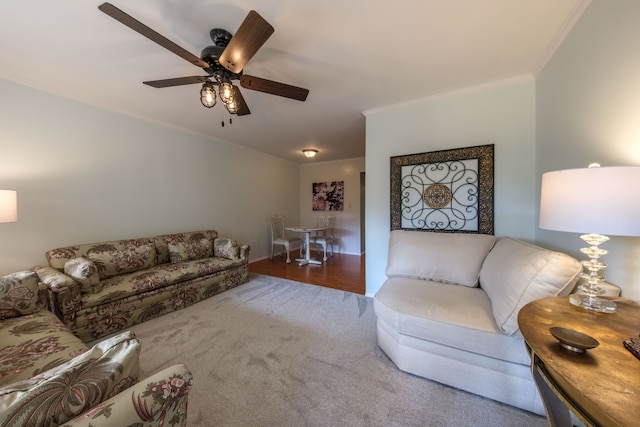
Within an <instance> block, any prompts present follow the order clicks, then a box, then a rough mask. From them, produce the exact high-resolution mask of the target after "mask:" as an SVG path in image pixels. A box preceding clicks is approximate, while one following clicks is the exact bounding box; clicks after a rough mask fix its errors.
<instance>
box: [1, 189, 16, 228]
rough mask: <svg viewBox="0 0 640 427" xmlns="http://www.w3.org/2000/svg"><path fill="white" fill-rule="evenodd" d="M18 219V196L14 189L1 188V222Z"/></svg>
mask: <svg viewBox="0 0 640 427" xmlns="http://www.w3.org/2000/svg"><path fill="white" fill-rule="evenodd" d="M17 220H18V197H17V194H16V192H15V191H13V190H0V222H16V221H17Z"/></svg>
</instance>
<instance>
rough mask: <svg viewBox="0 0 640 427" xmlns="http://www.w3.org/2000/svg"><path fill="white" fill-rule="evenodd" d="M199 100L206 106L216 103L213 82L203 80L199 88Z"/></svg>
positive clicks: (209, 106)
mask: <svg viewBox="0 0 640 427" xmlns="http://www.w3.org/2000/svg"><path fill="white" fill-rule="evenodd" d="M200 102H202V105H204V106H205V107H207V108H211V107H213V106H214V105H216V92H215V90H214V86H213V83H211V82H205V83H204V84H203V85H202V89H200Z"/></svg>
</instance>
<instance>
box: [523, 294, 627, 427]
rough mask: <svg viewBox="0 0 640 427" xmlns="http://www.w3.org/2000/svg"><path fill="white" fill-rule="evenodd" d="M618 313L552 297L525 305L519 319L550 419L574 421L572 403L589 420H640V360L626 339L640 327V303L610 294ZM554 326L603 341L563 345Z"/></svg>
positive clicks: (588, 422)
mask: <svg viewBox="0 0 640 427" xmlns="http://www.w3.org/2000/svg"><path fill="white" fill-rule="evenodd" d="M610 299H612V300H614V301H615V302H616V304H617V306H618V310H617V312H615V313H595V312H592V311H589V310H585V309H583V308H580V307H576V306H574V305H572V304H570V303H569V301H568V297H552V298H545V299H541V300H537V301H533V302H531V303H529V304H527V305H525V306H524V307H523V308H522V310H520V313H519V315H518V324H519V326H520V331H521V332H522V336H523V337H524V340H525V344H526V346H527V350H528V351H529V354H530V356H531V373H532V375H533V379H534V381H535V383H536V385H537V387H538V390H539V391H540V396H541V397H542V402H543V403H544V406H545V410H546V412H547V417H548V420H549V424H550V425H551V426H552V427H555V426H571V425H572V423H571V418H570V415H569V409H570V410H571V411H572V412H573V413H574V414H575V415H576V416H577V417H578V418H579V419H580V420H581V421H582V422H584V423H585V424H586V425H588V426H589V425H592V426H636V425H640V360H639V359H637V358H636V357H635V356H634V355H633V354H632V353H631V352H629V351H628V350H627V349H626V348H625V347H624V346H623V344H622V342H623V341H624V340H625V339H627V338H638V334H639V333H640V305H639V304H638V303H636V302H634V301H632V300H628V299H623V298H613V297H612V298H610ZM553 326H558V327H563V328H568V329H573V330H576V331H578V332H581V333H583V334H587V335H589V336H591V337H593V338H595V339H596V340H598V342H599V346H598V347H596V348H593V349H590V350H587V351H586V353H575V352H572V351H570V350H567V349H565V348H563V347H562V346H561V345H560V343H559V342H558V340H557V339H556V338H554V337H553V335H551V333H550V332H549V328H550V327H553Z"/></svg>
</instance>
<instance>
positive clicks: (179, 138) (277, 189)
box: [0, 80, 300, 274]
mask: <svg viewBox="0 0 640 427" xmlns="http://www.w3.org/2000/svg"><path fill="white" fill-rule="evenodd" d="M0 93H2V96H1V97H0V123H1V125H0V189H12V190H17V192H18V216H19V218H18V222H16V223H8V224H0V242H1V245H0V274H8V273H11V272H13V271H17V270H22V269H27V268H30V267H32V266H33V265H36V264H41V263H44V262H45V259H44V252H45V251H46V250H49V249H53V248H56V247H59V246H66V245H72V244H79V243H90V242H99V241H104V240H112V239H120V238H134V237H144V236H153V235H157V234H162V233H170V232H180V231H188V230H199V229H206V228H213V229H216V230H218V232H219V233H220V234H221V235H224V236H230V237H233V238H236V239H238V240H239V241H240V242H243V243H248V244H252V246H253V249H252V252H251V258H252V259H258V258H264V257H266V256H267V254H268V253H270V252H269V251H270V239H271V236H270V230H269V216H270V215H271V214H272V213H274V212H280V213H282V214H284V215H287V216H288V217H289V218H291V220H292V221H294V222H297V221H298V215H299V208H300V201H299V200H298V194H297V192H296V191H293V192H292V191H291V188H290V186H291V183H296V182H298V177H299V166H298V165H297V164H293V163H290V162H287V161H283V160H281V159H277V158H274V157H271V156H266V155H263V154H261V153H258V152H255V151H252V150H247V149H243V148H241V147H238V146H236V145H232V144H229V143H225V142H223V141H219V140H214V139H210V138H207V137H204V136H202V135H199V134H194V133H191V132H188V131H184V130H180V129H175V128H169V127H166V126H163V125H161V124H158V123H155V122H149V121H145V120H142V119H137V118H132V117H128V116H124V115H121V114H118V113H114V112H110V111H107V110H103V109H101V108H97V107H93V106H89V105H84V104H81V103H78V102H75V101H71V100H69V99H66V98H62V97H59V96H55V95H51V94H48V93H45V92H42V91H39V90H35V89H31V88H28V87H25V86H21V85H18V84H15V83H11V82H8V81H5V80H0Z"/></svg>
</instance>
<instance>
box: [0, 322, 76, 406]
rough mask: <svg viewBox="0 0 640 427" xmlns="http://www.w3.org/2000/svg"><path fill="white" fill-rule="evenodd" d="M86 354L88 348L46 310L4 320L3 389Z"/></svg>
mask: <svg viewBox="0 0 640 427" xmlns="http://www.w3.org/2000/svg"><path fill="white" fill-rule="evenodd" d="M85 351H87V346H86V345H84V344H83V343H82V341H80V339H79V338H78V337H76V336H75V335H73V333H71V331H70V330H69V328H67V327H66V326H65V325H64V324H63V323H62V322H61V321H60V319H58V318H57V317H56V316H55V314H53V313H51V312H50V311H48V310H46V309H41V310H39V311H38V312H36V313H33V314H28V315H26V316H20V317H12V318H10V319H5V320H3V321H2V322H0V360H1V361H2V362H1V363H0V387H2V386H4V385H7V384H11V383H14V382H17V381H21V380H24V379H27V378H31V377H32V376H34V375H36V374H38V373H40V372H42V371H46V370H48V369H51V368H52V367H54V366H57V365H60V364H62V363H64V362H66V361H68V360H70V359H73V358H74V357H75V356H77V355H79V354H81V353H84V352H85ZM0 412H1V411H0Z"/></svg>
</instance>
